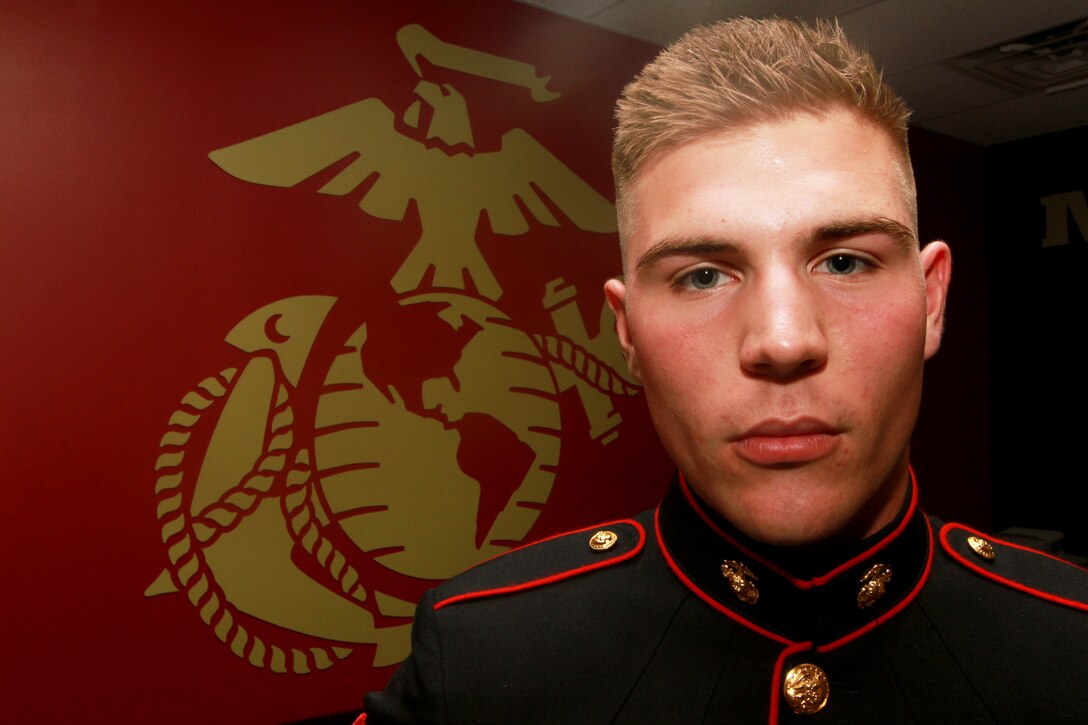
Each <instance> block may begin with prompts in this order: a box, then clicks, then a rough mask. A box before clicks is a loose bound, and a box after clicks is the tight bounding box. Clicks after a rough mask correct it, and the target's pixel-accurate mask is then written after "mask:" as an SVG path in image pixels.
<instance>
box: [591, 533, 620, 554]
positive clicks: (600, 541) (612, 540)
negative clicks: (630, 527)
mask: <svg viewBox="0 0 1088 725" xmlns="http://www.w3.org/2000/svg"><path fill="white" fill-rule="evenodd" d="M619 540H620V537H618V536H616V534H615V532H613V531H605V530H603V529H602V530H601V531H598V532H597V533H595V534H594V535H593V536H590V537H589V548H591V549H593V550H594V551H605V550H607V549H611V548H612V547H613V546H615V545H616V542H617V541H619Z"/></svg>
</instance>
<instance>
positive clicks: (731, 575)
mask: <svg viewBox="0 0 1088 725" xmlns="http://www.w3.org/2000/svg"><path fill="white" fill-rule="evenodd" d="M722 576H724V577H725V580H726V581H727V582H729V587H730V589H732V590H733V593H734V594H736V595H737V599H739V600H741V601H742V602H744V603H746V604H755V603H756V602H757V601H759V590H758V589H756V585H755V583H754V581H753V580H758V579H759V577H757V576H756V575H755V574H753V573H752V570H751V569H749V568H748V567H747V566H745V565H744V564H743V563H742V562H739V561H731V560H730V559H726V560H725V561H723V562H722Z"/></svg>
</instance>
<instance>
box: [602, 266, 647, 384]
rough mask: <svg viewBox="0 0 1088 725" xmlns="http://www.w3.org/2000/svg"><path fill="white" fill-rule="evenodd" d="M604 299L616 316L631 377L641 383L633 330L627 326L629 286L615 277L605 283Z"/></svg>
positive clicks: (618, 334)
mask: <svg viewBox="0 0 1088 725" xmlns="http://www.w3.org/2000/svg"><path fill="white" fill-rule="evenodd" d="M604 298H605V300H607V301H608V306H609V307H611V308H612V314H613V315H615V316H616V337H618V338H619V341H620V348H622V349H623V359H624V360H626V361H627V369H628V370H629V371H630V372H631V376H632V377H633V378H634V379H635V380H637V381H638V382H640V383H641V382H642V375H641V373H640V372H639V367H638V355H637V354H636V353H635V346H634V345H633V344H632V343H631V328H630V327H629V326H628V324H627V286H626V285H625V284H624V283H623V281H622V280H620V279H619V278H618V277H613V278H612V279H610V280H608V281H607V282H605V283H604Z"/></svg>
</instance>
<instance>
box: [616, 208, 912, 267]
mask: <svg viewBox="0 0 1088 725" xmlns="http://www.w3.org/2000/svg"><path fill="white" fill-rule="evenodd" d="M866 234H883V235H885V236H887V237H890V238H891V239H892V241H893V242H895V243H896V244H897V245H899V246H901V247H904V248H908V249H909V248H911V247H914V246H916V245H917V244H918V241H917V237H916V236H915V234H914V232H913V231H911V229H910V228H909V227H907V226H904V225H903V224H901V223H899V222H897V221H895V220H894V219H891V218H889V217H883V216H874V217H858V218H856V219H845V220H842V221H836V222H832V223H830V224H824V225H822V226H820V227H817V228H816V230H815V231H814V232H813V233H812V235H811V236H810V238H809V239H810V241H812V242H827V241H833V240H836V239H850V238H851V237H860V236H863V235H866ZM741 249H742V245H740V244H738V243H736V242H732V241H730V240H728V239H717V238H714V237H666V238H664V239H662V240H660V241H658V242H656V243H655V244H653V245H652V246H651V247H650V248H649V249H647V250H646V251H645V252H644V253H643V254H642V256H640V257H639V258H638V261H637V262H636V263H635V269H642V268H643V267H647V266H649V265H652V264H655V263H657V262H658V261H660V260H662V259H667V258H668V257H678V256H685V255H692V256H700V255H710V254H732V253H736V252H739V251H740V250H741Z"/></svg>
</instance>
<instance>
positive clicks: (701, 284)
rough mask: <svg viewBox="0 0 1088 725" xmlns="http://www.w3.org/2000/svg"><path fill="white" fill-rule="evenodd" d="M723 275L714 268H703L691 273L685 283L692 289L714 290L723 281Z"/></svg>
mask: <svg viewBox="0 0 1088 725" xmlns="http://www.w3.org/2000/svg"><path fill="white" fill-rule="evenodd" d="M721 276H722V273H721V272H719V271H718V270H716V269H713V268H712V267H702V268H701V269H697V270H695V271H694V272H691V273H689V274H688V275H687V276H686V277H685V279H684V281H685V282H686V283H687V285H688V286H689V287H691V288H692V289H713V288H714V287H716V286H717V285H718V283H719V282H720V281H721Z"/></svg>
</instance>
